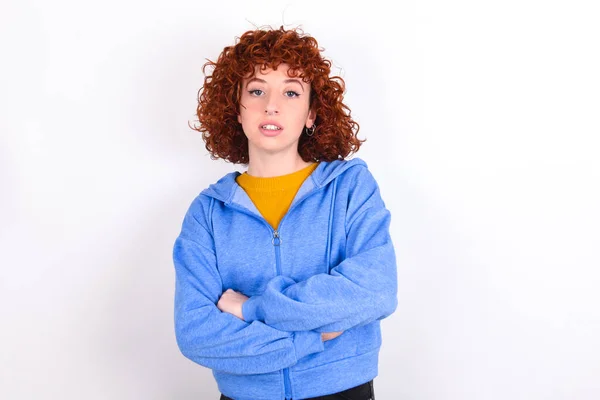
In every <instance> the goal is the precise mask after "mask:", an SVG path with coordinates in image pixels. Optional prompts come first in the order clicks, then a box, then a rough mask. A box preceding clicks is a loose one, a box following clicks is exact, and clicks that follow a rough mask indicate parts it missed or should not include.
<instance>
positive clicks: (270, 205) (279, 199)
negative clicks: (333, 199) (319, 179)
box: [236, 163, 319, 229]
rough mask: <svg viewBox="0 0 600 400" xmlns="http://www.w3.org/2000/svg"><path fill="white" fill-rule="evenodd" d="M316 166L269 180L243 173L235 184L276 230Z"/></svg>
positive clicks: (315, 164) (312, 165)
mask: <svg viewBox="0 0 600 400" xmlns="http://www.w3.org/2000/svg"><path fill="white" fill-rule="evenodd" d="M317 165H319V163H313V164H311V165H309V166H307V167H305V168H303V169H301V170H299V171H296V172H293V173H291V174H287V175H281V176H274V177H269V178H259V177H256V176H252V175H248V173H247V172H244V173H243V174H241V175H238V177H237V178H236V182H237V183H238V185H240V186H241V187H242V188H243V189H244V191H246V193H247V194H248V196H249V197H250V199H251V200H252V202H253V203H254V205H255V206H256V208H257V209H258V211H260V213H261V214H262V216H263V217H264V218H265V219H266V220H267V222H268V223H269V224H270V225H271V226H272V227H273V229H277V227H278V226H279V221H281V218H283V216H284V215H285V213H286V212H287V210H288V208H289V207H290V205H291V204H292V201H293V200H294V197H295V196H296V193H297V192H298V189H300V186H302V183H303V182H304V181H305V180H306V178H308V177H309V176H310V174H311V173H312V172H313V171H314V170H315V168H317Z"/></svg>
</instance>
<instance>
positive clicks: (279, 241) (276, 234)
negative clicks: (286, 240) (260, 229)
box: [271, 231, 281, 246]
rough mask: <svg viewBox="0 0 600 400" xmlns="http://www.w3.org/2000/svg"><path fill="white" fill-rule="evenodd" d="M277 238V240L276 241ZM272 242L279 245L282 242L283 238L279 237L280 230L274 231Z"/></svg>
mask: <svg viewBox="0 0 600 400" xmlns="http://www.w3.org/2000/svg"><path fill="white" fill-rule="evenodd" d="M275 239H277V241H275ZM271 243H273V246H279V245H280V244H281V238H280V237H279V232H277V231H273V239H271Z"/></svg>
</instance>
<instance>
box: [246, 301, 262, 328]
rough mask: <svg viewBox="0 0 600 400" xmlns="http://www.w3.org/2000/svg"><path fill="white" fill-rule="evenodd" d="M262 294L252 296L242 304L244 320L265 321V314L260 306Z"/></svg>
mask: <svg viewBox="0 0 600 400" xmlns="http://www.w3.org/2000/svg"><path fill="white" fill-rule="evenodd" d="M260 300H261V296H252V297H250V298H249V299H248V300H246V301H245V302H244V304H242V316H243V317H244V321H246V322H252V321H262V322H264V315H263V313H262V309H261V307H260Z"/></svg>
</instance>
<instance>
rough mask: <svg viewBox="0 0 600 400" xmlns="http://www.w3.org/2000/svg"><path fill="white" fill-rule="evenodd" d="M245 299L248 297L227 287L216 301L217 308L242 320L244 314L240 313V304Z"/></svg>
mask: <svg viewBox="0 0 600 400" xmlns="http://www.w3.org/2000/svg"><path fill="white" fill-rule="evenodd" d="M246 300H248V297H246V296H244V295H243V294H241V293H238V292H236V291H235V290H232V289H227V290H226V291H225V292H223V294H222V295H221V298H220V299H219V302H218V303H217V308H218V309H219V310H221V311H223V312H226V313H229V314H232V315H235V316H236V317H238V318H239V319H241V320H243V319H244V316H243V315H242V305H243V304H244V302H245V301H246Z"/></svg>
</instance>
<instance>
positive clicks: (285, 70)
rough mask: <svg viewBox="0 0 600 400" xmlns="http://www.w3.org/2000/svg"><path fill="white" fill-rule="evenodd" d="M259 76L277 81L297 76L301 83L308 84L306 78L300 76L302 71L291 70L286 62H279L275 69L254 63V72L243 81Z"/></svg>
mask: <svg viewBox="0 0 600 400" xmlns="http://www.w3.org/2000/svg"><path fill="white" fill-rule="evenodd" d="M254 78H259V79H262V80H266V81H270V80H273V81H279V80H282V81H283V80H287V79H290V78H297V80H298V81H300V82H301V83H302V84H307V85H308V84H309V83H310V82H308V80H306V78H302V71H300V70H292V69H290V67H289V65H287V64H279V65H278V66H277V69H273V68H271V67H270V66H268V65H256V66H255V67H254V73H253V74H252V75H250V76H247V77H245V78H244V82H248V81H249V80H251V79H254Z"/></svg>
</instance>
